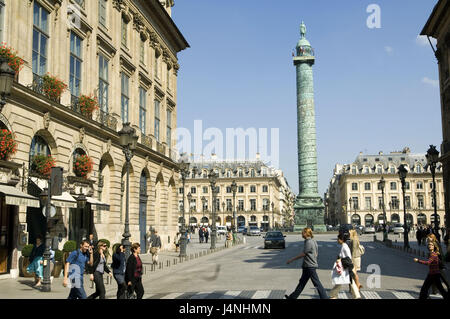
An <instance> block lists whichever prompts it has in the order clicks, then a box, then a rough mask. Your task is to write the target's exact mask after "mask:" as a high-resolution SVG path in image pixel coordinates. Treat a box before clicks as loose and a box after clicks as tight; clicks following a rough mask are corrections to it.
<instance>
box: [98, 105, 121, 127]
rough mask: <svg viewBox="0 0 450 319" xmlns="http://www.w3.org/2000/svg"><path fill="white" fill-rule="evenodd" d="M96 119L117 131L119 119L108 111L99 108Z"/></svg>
mask: <svg viewBox="0 0 450 319" xmlns="http://www.w3.org/2000/svg"><path fill="white" fill-rule="evenodd" d="M96 121H97V122H99V123H100V124H101V125H103V126H106V127H108V128H110V129H112V130H113V131H117V119H116V118H115V117H114V116H112V115H111V114H109V113H108V112H105V111H103V110H98V115H97V119H96Z"/></svg>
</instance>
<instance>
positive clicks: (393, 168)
mask: <svg viewBox="0 0 450 319" xmlns="http://www.w3.org/2000/svg"><path fill="white" fill-rule="evenodd" d="M389 171H390V173H391V174H395V167H393V166H391V167H390V168H389Z"/></svg>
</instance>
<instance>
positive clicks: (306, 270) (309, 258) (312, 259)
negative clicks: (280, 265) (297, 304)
mask: <svg viewBox="0 0 450 319" xmlns="http://www.w3.org/2000/svg"><path fill="white" fill-rule="evenodd" d="M302 237H303V239H305V244H304V249H303V253H301V254H300V255H298V256H296V257H294V258H291V259H289V260H288V261H287V262H286V263H287V264H290V263H291V262H293V261H295V260H297V259H300V258H303V265H302V269H303V272H302V276H301V278H300V281H299V283H298V285H297V287H296V288H295V290H294V291H293V292H292V293H291V294H290V295H289V296H288V295H285V298H286V299H297V298H298V297H299V296H300V294H301V293H302V291H303V289H304V288H305V286H306V283H307V282H308V280H309V279H311V281H312V283H313V285H314V287H316V289H317V291H318V292H319V296H320V299H328V296H327V293H326V291H325V289H324V288H323V286H322V284H321V283H320V280H319V276H318V275H317V272H316V269H317V268H318V267H319V265H318V263H317V256H318V254H319V248H318V245H317V242H316V241H315V240H314V239H313V237H314V236H313V232H312V229H311V228H308V227H306V228H304V229H303V232H302Z"/></svg>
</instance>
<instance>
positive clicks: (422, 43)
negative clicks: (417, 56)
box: [416, 35, 436, 47]
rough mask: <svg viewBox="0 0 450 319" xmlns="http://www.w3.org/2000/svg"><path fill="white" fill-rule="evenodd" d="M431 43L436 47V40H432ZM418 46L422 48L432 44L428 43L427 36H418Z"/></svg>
mask: <svg viewBox="0 0 450 319" xmlns="http://www.w3.org/2000/svg"><path fill="white" fill-rule="evenodd" d="M430 40H431V43H433V46H434V47H436V39H435V38H430ZM416 44H417V45H420V46H421V47H424V46H428V45H430V42H428V39H427V36H425V35H418V36H417V38H416Z"/></svg>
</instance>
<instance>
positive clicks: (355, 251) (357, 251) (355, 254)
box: [349, 229, 365, 289]
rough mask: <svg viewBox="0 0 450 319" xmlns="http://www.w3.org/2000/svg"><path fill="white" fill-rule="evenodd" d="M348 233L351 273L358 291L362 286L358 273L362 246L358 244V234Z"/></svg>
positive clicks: (353, 231)
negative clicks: (351, 264)
mask: <svg viewBox="0 0 450 319" xmlns="http://www.w3.org/2000/svg"><path fill="white" fill-rule="evenodd" d="M349 233H350V252H351V253H352V263H353V273H354V275H355V283H356V287H358V289H361V288H362V287H363V286H362V285H361V284H360V282H359V276H358V271H360V270H361V256H362V255H363V254H364V251H365V250H364V246H362V245H361V243H360V242H359V237H358V233H357V232H356V230H354V229H351V230H350V231H349Z"/></svg>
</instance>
